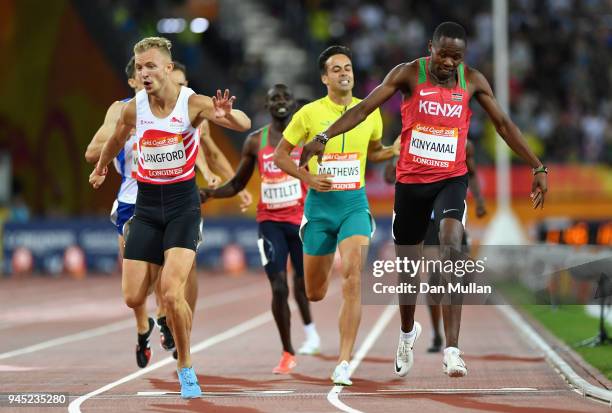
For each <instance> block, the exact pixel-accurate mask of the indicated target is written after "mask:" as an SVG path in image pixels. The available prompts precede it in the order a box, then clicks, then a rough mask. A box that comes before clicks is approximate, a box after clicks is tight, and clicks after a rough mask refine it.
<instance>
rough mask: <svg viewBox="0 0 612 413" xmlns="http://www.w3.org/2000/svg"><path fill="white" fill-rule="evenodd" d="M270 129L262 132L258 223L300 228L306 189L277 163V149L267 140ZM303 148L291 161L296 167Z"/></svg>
mask: <svg viewBox="0 0 612 413" xmlns="http://www.w3.org/2000/svg"><path fill="white" fill-rule="evenodd" d="M269 130H270V127H269V126H265V127H264V128H263V130H262V131H261V138H260V142H259V150H258V151H257V168H258V169H259V175H260V176H261V194H260V196H259V203H258V204H257V216H256V220H257V222H263V221H276V222H289V223H291V224H294V225H300V223H301V222H302V215H303V214H304V199H305V198H306V185H305V184H304V183H302V181H300V180H299V179H297V178H294V177H292V176H290V175H287V174H286V173H285V172H284V171H282V170H281V169H280V168H279V167H278V166H276V163H275V162H274V149H275V147H276V146H272V145H270V142H269V139H268V133H269ZM301 154H302V148H301V147H300V146H296V147H295V148H294V150H293V151H292V152H291V159H293V160H294V161H295V163H296V164H297V163H298V162H299V160H300V155H301Z"/></svg>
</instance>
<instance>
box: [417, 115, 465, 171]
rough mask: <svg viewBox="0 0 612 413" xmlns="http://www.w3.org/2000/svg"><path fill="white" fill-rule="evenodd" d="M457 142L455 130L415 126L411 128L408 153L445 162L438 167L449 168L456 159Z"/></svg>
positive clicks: (456, 131)
mask: <svg viewBox="0 0 612 413" xmlns="http://www.w3.org/2000/svg"><path fill="white" fill-rule="evenodd" d="M457 142H458V130H457V128H444V127H439V126H428V125H421V124H417V125H416V126H415V127H413V128H412V136H411V138H410V148H409V149H408V152H409V153H410V154H412V155H415V156H418V157H421V158H427V159H433V160H436V161H447V162H444V163H440V164H438V165H439V166H440V165H441V166H444V165H446V167H449V166H450V162H455V159H456V158H457Z"/></svg>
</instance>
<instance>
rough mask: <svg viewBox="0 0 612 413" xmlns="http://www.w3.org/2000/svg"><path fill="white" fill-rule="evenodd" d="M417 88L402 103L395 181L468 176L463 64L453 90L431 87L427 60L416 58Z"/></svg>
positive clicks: (409, 182)
mask: <svg viewBox="0 0 612 413" xmlns="http://www.w3.org/2000/svg"><path fill="white" fill-rule="evenodd" d="M418 64H419V70H418V79H417V84H416V88H415V89H414V91H413V92H412V95H411V96H410V97H408V98H406V99H404V102H403V103H402V125H403V126H402V146H401V152H400V153H401V156H400V158H399V160H398V163H397V181H398V182H402V183H405V184H411V183H429V182H437V181H440V180H442V179H447V178H452V177H455V176H462V175H465V174H466V173H467V167H466V165H465V143H466V139H467V134H468V128H469V126H470V116H471V114H472V112H471V111H470V106H469V100H470V96H469V94H468V91H467V84H466V80H465V68H464V65H463V63H461V64H460V65H459V67H458V68H457V76H458V82H457V84H456V85H455V86H454V87H452V88H446V87H442V86H439V85H434V84H432V83H431V81H430V79H429V75H428V74H427V65H428V64H429V58H426V57H422V58H420V59H418Z"/></svg>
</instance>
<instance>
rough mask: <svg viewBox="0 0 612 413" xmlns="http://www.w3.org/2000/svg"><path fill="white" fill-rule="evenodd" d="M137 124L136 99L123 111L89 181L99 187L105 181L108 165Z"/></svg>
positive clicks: (96, 187)
mask: <svg viewBox="0 0 612 413" xmlns="http://www.w3.org/2000/svg"><path fill="white" fill-rule="evenodd" d="M135 126H136V102H135V101H134V99H132V100H130V101H129V102H128V103H127V105H125V106H124V107H123V109H122V111H121V116H120V117H119V120H118V121H117V126H116V127H115V132H114V133H113V135H112V136H111V137H110V138H109V139H108V141H107V142H106V143H105V144H104V147H103V148H102V153H101V154H100V159H99V160H98V163H97V164H96V167H95V168H94V170H93V172H92V173H91V175H89V183H90V184H91V185H92V186H93V187H94V189H98V188H99V187H100V185H102V183H103V182H104V179H105V177H106V173H107V172H108V168H107V165H108V164H109V163H110V162H111V161H112V160H113V158H114V157H115V156H117V154H118V153H119V151H121V148H123V146H124V145H125V142H126V141H127V139H128V136H129V133H130V131H131V130H132V128H134V127H135Z"/></svg>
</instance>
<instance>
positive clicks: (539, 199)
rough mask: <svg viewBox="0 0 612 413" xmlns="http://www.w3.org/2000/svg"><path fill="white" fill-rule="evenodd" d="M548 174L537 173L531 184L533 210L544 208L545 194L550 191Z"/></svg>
mask: <svg viewBox="0 0 612 413" xmlns="http://www.w3.org/2000/svg"><path fill="white" fill-rule="evenodd" d="M547 177H548V174H546V173H544V172H540V173H537V174H535V175H534V176H533V182H532V184H531V203H532V204H533V209H537V208H538V207H540V208H544V194H546V191H548V182H547V179H546V178H547Z"/></svg>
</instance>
